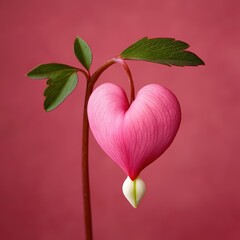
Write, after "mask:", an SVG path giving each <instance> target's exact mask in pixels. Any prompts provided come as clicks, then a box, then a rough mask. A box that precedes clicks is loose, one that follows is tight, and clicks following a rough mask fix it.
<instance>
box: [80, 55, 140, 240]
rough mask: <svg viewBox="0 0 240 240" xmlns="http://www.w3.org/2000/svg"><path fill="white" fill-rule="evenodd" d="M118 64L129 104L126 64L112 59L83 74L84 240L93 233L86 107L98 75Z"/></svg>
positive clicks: (132, 97)
mask: <svg viewBox="0 0 240 240" xmlns="http://www.w3.org/2000/svg"><path fill="white" fill-rule="evenodd" d="M116 62H118V63H120V64H122V65H123V67H124V69H125V70H126V72H127V74H128V77H129V80H130V87H131V100H130V103H131V102H132V101H133V100H134V97H135V93H134V84H133V79H132V75H131V72H130V70H129V68H128V66H127V64H126V63H125V62H124V61H123V60H121V59H116V58H113V59H111V60H109V61H108V62H106V63H105V64H104V65H103V66H102V67H100V68H99V69H98V70H97V71H96V72H95V73H94V74H93V75H92V76H90V74H89V72H88V73H86V72H85V74H84V75H85V76H86V78H87V84H86V93H85V100H84V109H83V129H82V184H83V207H84V222H85V236H86V238H85V239H86V240H92V239H93V231H92V212H91V197H90V181H89V167H88V157H89V154H88V153H89V152H88V151H89V122H88V115H87V106H88V101H89V98H90V96H91V94H92V91H93V87H94V84H95V83H96V81H97V80H98V78H99V77H100V75H101V74H102V73H103V72H104V71H105V70H106V69H107V68H109V67H110V66H111V65H113V64H114V63H116Z"/></svg>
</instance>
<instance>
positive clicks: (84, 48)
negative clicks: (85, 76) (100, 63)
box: [74, 37, 92, 70]
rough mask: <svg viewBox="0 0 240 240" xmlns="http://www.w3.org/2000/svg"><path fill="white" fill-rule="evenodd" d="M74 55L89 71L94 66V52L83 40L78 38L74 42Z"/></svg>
mask: <svg viewBox="0 0 240 240" xmlns="http://www.w3.org/2000/svg"><path fill="white" fill-rule="evenodd" d="M74 53H75V55H76V57H77V59H78V60H79V62H80V63H81V64H82V65H83V66H84V67H85V68H86V69H87V70H89V69H90V66H91V64H92V51H91V49H90V47H89V46H88V44H87V43H86V42H85V41H84V40H83V39H81V38H80V37H77V38H76V39H75V42H74Z"/></svg>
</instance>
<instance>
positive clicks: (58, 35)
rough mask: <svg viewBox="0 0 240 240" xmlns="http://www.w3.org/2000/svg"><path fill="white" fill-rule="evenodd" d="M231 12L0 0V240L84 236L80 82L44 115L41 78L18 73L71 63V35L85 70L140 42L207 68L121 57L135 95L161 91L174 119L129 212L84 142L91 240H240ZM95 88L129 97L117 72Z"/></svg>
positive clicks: (165, 4) (199, 1)
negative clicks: (177, 49) (89, 59)
mask: <svg viewBox="0 0 240 240" xmlns="http://www.w3.org/2000/svg"><path fill="white" fill-rule="evenodd" d="M239 8H240V3H239V1H237V0H236V1H234V0H212V1H209V0H192V1H190V0H189V1H180V0H175V1H174V0H168V1H160V0H154V1H151V0H148V1H144V0H134V1H131V0H121V1H113V0H111V1H110V0H109V1H108V0H101V1H96V0H95V1H85V2H83V1H80V0H78V1H75V0H68V1H63V0H41V1H40V0H31V1H30V0H29V1H28V0H23V1H18V0H9V1H1V3H0V25H1V37H0V43H1V45H0V48H1V60H0V61H1V65H0V68H1V95H0V98H1V101H0V111H1V118H0V124H1V125H0V136H1V145H0V146H1V147H0V158H1V161H0V239H2V240H15V239H18V240H69V239H71V240H79V239H84V228H83V209H82V192H81V161H80V159H81V151H80V150H81V119H82V106H83V96H84V88H85V81H84V79H83V78H82V77H81V76H80V78H79V84H78V88H77V89H76V90H75V91H74V93H73V94H72V95H71V96H70V97H69V98H68V99H67V100H66V101H65V102H64V104H63V105H62V106H61V107H60V108H58V109H57V110H55V111H53V112H51V113H45V112H44V110H43V107H42V105H43V100H44V98H43V95H42V94H43V90H44V88H45V81H32V80H30V79H28V78H27V77H25V76H24V74H25V73H26V72H28V71H29V70H30V69H31V68H33V67H34V66H36V65H38V64H40V63H48V62H62V63H66V64H69V65H74V66H78V61H77V60H76V58H75V57H74V54H73V51H72V49H73V41H74V39H75V37H76V36H77V35H79V36H81V37H82V38H83V39H85V40H86V41H87V42H88V43H89V44H90V45H91V47H92V50H93V52H94V63H93V68H92V69H93V70H94V69H96V68H97V67H99V66H100V65H101V64H103V63H105V61H107V60H108V59H110V58H112V57H114V56H116V55H117V54H118V53H120V52H121V51H122V50H123V49H124V48H126V47H127V46H128V45H130V44H131V43H133V42H134V41H136V40H138V39H140V38H142V37H143V36H149V37H174V38H177V39H180V40H183V41H186V42H187V43H189V44H190V45H191V48H190V50H192V51H193V52H195V53H196V54H198V55H199V56H200V57H201V58H202V59H203V60H204V61H205V63H206V66H205V67H197V68H196V67H192V68H191V67H185V68H175V67H173V68H169V67H165V66H161V65H157V64H151V63H143V62H129V66H130V68H131V69H132V74H133V76H134V79H135V84H136V89H137V90H139V89H140V88H141V87H143V86H144V85H146V84H148V83H153V82H154V83H159V84H162V85H164V86H166V87H168V88H169V89H171V90H172V91H173V92H174V93H175V94H176V96H177V97H178V99H179V101H180V103H181V106H182V113H183V119H182V124H181V127H180V131H179V133H178V135H177V137H176V139H175V141H174V143H173V145H172V146H171V147H170V149H169V150H168V151H167V152H166V153H165V154H164V155H163V156H162V157H161V159H159V160H158V161H156V162H155V163H153V164H152V165H150V166H149V167H148V168H146V169H145V170H144V171H143V172H142V178H143V179H144V180H145V182H146V184H147V193H146V196H145V198H144V199H143V201H142V203H141V205H140V206H139V208H138V209H133V208H132V207H131V206H130V204H129V203H128V202H127V201H126V200H125V198H124V196H123V195H122V193H121V186H122V183H123V181H124V180H125V177H126V176H125V175H124V173H123V172H122V170H121V169H120V168H119V167H118V166H117V165H116V164H115V163H113V162H112V161H111V160H110V159H109V158H108V157H107V156H106V155H105V153H104V152H103V151H102V150H101V149H100V147H99V146H98V145H97V143H96V142H95V140H94V139H93V136H92V135H90V147H91V154H90V167H91V185H92V190H91V193H92V210H93V224H94V236H95V239H96V240H98V239H99V240H102V239H104V240H112V239H114V240H122V239H126V240H132V239H138V240H145V239H163V240H193V239H194V240H203V239H204V240H238V239H240V174H239V170H240V159H239V155H240V147H239V134H240V131H239V129H240V127H239V123H240V121H239V120H240V111H239V102H240V95H239V94H240V91H239V90H240V83H239V82H240V81H239V73H240V66H239V63H240V57H239V56H240V51H239V50H240V47H239V43H240V33H239V24H240V15H239ZM102 82H115V83H117V84H119V85H121V86H123V87H124V88H125V89H126V90H128V82H127V77H126V74H125V72H124V71H123V70H122V69H121V67H120V66H117V65H116V66H113V67H112V68H111V69H109V70H108V71H107V72H105V73H104V75H102V77H101V79H100V81H99V82H98V84H100V83H102Z"/></svg>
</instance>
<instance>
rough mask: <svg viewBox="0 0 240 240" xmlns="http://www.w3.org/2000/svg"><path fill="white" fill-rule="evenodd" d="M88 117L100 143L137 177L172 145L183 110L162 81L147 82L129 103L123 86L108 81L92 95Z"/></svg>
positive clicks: (129, 172) (120, 164) (126, 170)
mask: <svg viewBox="0 0 240 240" xmlns="http://www.w3.org/2000/svg"><path fill="white" fill-rule="evenodd" d="M88 118H89V124H90V128H91V130H92V133H93V135H94V137H95V138H96V140H97V142H98V143H99V145H100V146H101V147H102V149H103V150H104V151H105V152H106V153H107V155H108V156H109V157H110V158H111V159H112V160H113V161H115V162H116V163H117V164H118V165H119V166H120V167H121V168H122V169H123V171H124V172H125V173H126V174H127V175H128V176H129V177H130V178H131V179H132V180H134V179H136V178H137V177H138V175H139V174H140V172H141V171H142V170H143V169H144V168H145V167H146V166H148V165H149V164H150V163H152V162H153V161H154V160H156V159H157V158H158V157H159V156H161V154H162V153H163V152H164V151H165V150H166V149H167V148H168V147H169V146H170V144H171V143H172V141H173V139H174V137H175V136H176V133H177V131H178V128H179V125H180V122H181V110H180V105H179V102H178V100H177V98H176V97H175V95H174V94H173V93H172V92H171V91H170V90H168V89H167V88H165V87H163V86H161V85H158V84H150V85H147V86H144V87H143V88H142V89H141V90H140V91H139V92H138V94H137V96H136V98H135V100H134V101H133V102H132V104H131V105H129V101H128V98H127V96H126V93H125V92H124V90H123V89H122V88H121V87H119V86H117V85H115V84H112V83H105V84H102V85H100V86H99V87H98V88H96V89H95V90H94V91H93V93H92V95H91V96H90V99H89V103H88Z"/></svg>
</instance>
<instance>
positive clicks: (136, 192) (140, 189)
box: [122, 177, 146, 208]
mask: <svg viewBox="0 0 240 240" xmlns="http://www.w3.org/2000/svg"><path fill="white" fill-rule="evenodd" d="M145 190H146V186H145V183H144V182H143V180H142V179H141V178H139V177H138V178H136V179H135V180H134V181H132V180H131V178H130V177H127V179H126V180H125V181H124V183H123V186H122V191H123V194H124V196H125V197H126V198H127V200H128V201H129V202H130V203H131V205H132V206H133V207H134V208H137V206H138V204H139V202H140V201H141V199H142V198H143V196H144V193H145Z"/></svg>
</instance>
